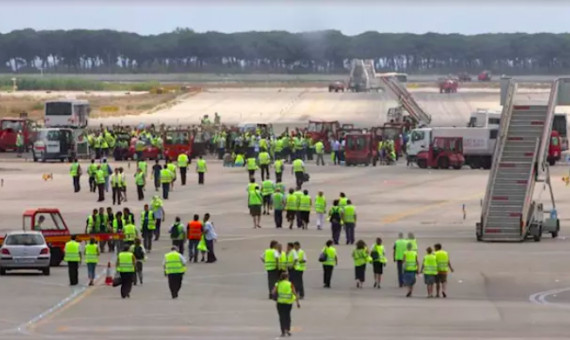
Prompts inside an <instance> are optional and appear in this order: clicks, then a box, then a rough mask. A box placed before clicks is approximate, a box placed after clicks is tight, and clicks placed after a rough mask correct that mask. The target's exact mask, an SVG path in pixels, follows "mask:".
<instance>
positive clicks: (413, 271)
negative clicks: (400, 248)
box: [404, 243, 418, 297]
mask: <svg viewBox="0 0 570 340" xmlns="http://www.w3.org/2000/svg"><path fill="white" fill-rule="evenodd" d="M417 274H418V252H416V251H414V250H412V244H411V243H408V244H407V245H406V251H405V252H404V286H406V287H408V293H407V294H406V297H410V296H412V292H413V290H414V285H415V284H416V275H417Z"/></svg>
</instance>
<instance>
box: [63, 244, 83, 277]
mask: <svg viewBox="0 0 570 340" xmlns="http://www.w3.org/2000/svg"><path fill="white" fill-rule="evenodd" d="M75 240H76V236H75V235H71V240H69V241H67V243H66V244H65V248H64V257H63V260H64V261H65V262H67V271H68V274H69V285H70V286H76V285H77V284H78V283H79V264H81V250H80V248H81V247H80V244H79V242H77V241H75Z"/></svg>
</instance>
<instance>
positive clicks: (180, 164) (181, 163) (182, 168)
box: [177, 153, 189, 186]
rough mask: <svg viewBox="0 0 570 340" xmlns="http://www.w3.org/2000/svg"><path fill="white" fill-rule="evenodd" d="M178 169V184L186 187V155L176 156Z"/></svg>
mask: <svg viewBox="0 0 570 340" xmlns="http://www.w3.org/2000/svg"><path fill="white" fill-rule="evenodd" d="M177 161H178V169H180V182H181V183H182V185H183V186H184V185H186V173H187V172H188V163H189V162H188V155H187V154H185V153H181V154H180V155H178V160H177Z"/></svg>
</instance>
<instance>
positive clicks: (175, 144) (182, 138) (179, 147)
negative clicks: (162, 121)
mask: <svg viewBox="0 0 570 340" xmlns="http://www.w3.org/2000/svg"><path fill="white" fill-rule="evenodd" d="M193 142H194V137H193V136H192V134H191V133H190V130H189V129H174V130H167V131H166V132H165V137H164V156H165V157H167V158H168V159H170V160H175V159H177V158H178V155H180V154H183V153H184V154H186V155H188V156H189V157H191V156H192V143H193Z"/></svg>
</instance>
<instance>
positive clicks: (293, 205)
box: [285, 188, 299, 229]
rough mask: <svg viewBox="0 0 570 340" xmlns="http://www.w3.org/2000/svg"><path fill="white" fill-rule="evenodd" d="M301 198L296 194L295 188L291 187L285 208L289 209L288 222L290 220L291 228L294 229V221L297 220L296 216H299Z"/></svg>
mask: <svg viewBox="0 0 570 340" xmlns="http://www.w3.org/2000/svg"><path fill="white" fill-rule="evenodd" d="M298 201H299V198H298V196H297V195H295V191H294V190H293V188H290V189H289V195H287V199H286V205H285V209H286V210H287V216H286V217H287V222H289V229H293V223H294V222H295V217H297V211H298V206H299V202H298Z"/></svg>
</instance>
